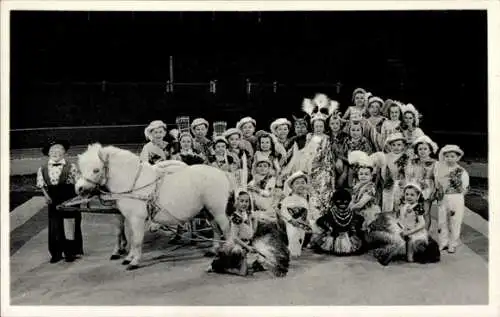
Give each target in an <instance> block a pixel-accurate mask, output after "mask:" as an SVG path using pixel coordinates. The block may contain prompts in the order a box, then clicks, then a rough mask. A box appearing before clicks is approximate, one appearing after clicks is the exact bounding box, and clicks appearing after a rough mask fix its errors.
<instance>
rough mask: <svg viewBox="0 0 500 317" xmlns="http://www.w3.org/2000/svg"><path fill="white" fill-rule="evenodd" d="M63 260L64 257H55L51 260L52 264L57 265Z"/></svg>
mask: <svg viewBox="0 0 500 317" xmlns="http://www.w3.org/2000/svg"><path fill="white" fill-rule="evenodd" d="M61 260H62V257H61V256H53V257H52V258H51V259H50V263H57V262H59V261H61Z"/></svg>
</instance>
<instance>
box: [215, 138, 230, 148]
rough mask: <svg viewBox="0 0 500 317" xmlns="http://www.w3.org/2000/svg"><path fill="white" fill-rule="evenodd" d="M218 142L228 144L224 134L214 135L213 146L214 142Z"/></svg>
mask: <svg viewBox="0 0 500 317" xmlns="http://www.w3.org/2000/svg"><path fill="white" fill-rule="evenodd" d="M220 142H222V143H225V144H226V145H228V143H227V140H226V138H225V137H224V136H222V135H216V136H214V146H215V144H217V143H220Z"/></svg>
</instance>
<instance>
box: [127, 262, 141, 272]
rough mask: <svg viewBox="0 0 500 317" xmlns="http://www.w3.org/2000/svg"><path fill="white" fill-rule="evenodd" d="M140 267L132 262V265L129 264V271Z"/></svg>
mask: <svg viewBox="0 0 500 317" xmlns="http://www.w3.org/2000/svg"><path fill="white" fill-rule="evenodd" d="M138 268H139V265H137V264H132V265H129V266H127V271H133V270H137V269H138Z"/></svg>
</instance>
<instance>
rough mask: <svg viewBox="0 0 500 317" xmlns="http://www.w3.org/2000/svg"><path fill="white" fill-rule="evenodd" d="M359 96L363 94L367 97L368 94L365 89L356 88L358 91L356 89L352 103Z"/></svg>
mask: <svg viewBox="0 0 500 317" xmlns="http://www.w3.org/2000/svg"><path fill="white" fill-rule="evenodd" d="M357 94H363V95H365V94H366V90H364V89H363V88H356V89H354V91H353V92H352V101H354V97H356V95H357Z"/></svg>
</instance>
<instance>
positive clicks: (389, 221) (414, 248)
mask: <svg viewBox="0 0 500 317" xmlns="http://www.w3.org/2000/svg"><path fill="white" fill-rule="evenodd" d="M402 195H403V199H402V203H401V207H400V210H399V212H398V213H397V215H396V216H395V215H393V214H392V213H383V214H381V215H380V216H379V217H378V218H377V219H376V220H375V221H374V222H372V223H371V224H370V226H369V240H370V243H371V244H372V246H374V247H375V250H374V256H375V257H376V258H377V260H378V261H379V263H380V264H382V265H388V264H389V262H391V261H392V260H394V259H395V258H397V257H401V256H405V257H406V260H407V261H408V262H418V263H422V264H424V263H434V262H439V260H440V252H439V247H438V244H437V242H436V241H434V240H433V239H432V238H431V237H430V236H429V232H428V231H427V229H426V228H425V219H424V217H423V214H424V206H423V204H424V197H423V195H422V189H421V188H420V186H418V185H417V184H415V183H409V184H407V185H406V186H405V187H404V188H403V193H402Z"/></svg>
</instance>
